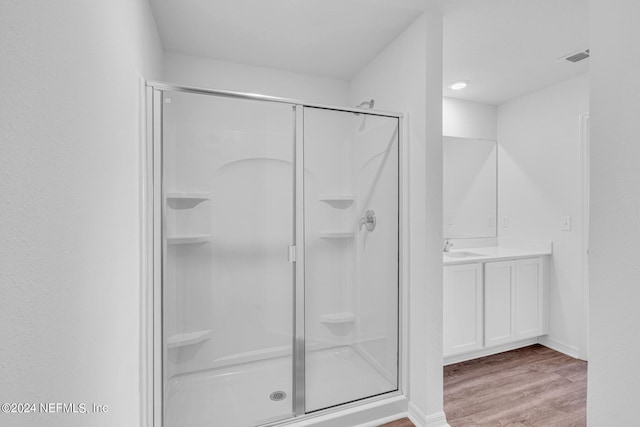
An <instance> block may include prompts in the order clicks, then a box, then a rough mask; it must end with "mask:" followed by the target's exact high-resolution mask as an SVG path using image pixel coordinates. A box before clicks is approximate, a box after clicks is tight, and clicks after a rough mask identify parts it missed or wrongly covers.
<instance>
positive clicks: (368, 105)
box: [356, 99, 376, 109]
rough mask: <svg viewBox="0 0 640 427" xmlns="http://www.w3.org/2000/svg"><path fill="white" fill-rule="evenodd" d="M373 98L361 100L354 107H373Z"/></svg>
mask: <svg viewBox="0 0 640 427" xmlns="http://www.w3.org/2000/svg"><path fill="white" fill-rule="evenodd" d="M375 102H376V101H375V99H372V100H371V101H362V102H361V103H360V104H358V105H356V108H364V107H367V108H369V109H373V105H374V104H375Z"/></svg>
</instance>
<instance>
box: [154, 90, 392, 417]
mask: <svg viewBox="0 0 640 427" xmlns="http://www.w3.org/2000/svg"><path fill="white" fill-rule="evenodd" d="M148 93H149V96H150V97H152V98H153V106H154V108H153V121H154V127H153V129H154V130H155V134H154V138H153V149H154V150H156V156H155V158H156V162H155V164H154V167H155V169H156V175H155V176H156V179H155V180H154V181H155V182H154V184H155V186H156V188H155V194H156V195H157V197H156V199H157V200H156V201H155V210H156V218H159V219H160V221H159V225H158V226H157V227H156V232H155V239H156V242H157V243H156V248H157V249H158V250H156V253H154V257H155V259H156V265H157V266H159V267H158V268H157V272H159V273H161V274H158V276H160V277H158V278H157V280H156V281H155V284H154V288H155V291H154V292H155V298H156V301H159V302H158V303H157V304H156V308H157V311H161V316H160V315H156V316H155V319H156V322H155V325H154V328H155V337H156V343H155V350H154V353H155V354H154V357H155V365H156V366H161V367H162V368H161V369H157V370H156V373H155V376H154V384H155V385H154V387H155V398H154V408H155V409H154V411H155V414H156V417H155V418H156V426H157V427H160V426H163V427H178V426H180V427H196V426H212V425H214V426H218V425H220V426H225V427H236V426H237V427H246V426H260V425H265V424H270V425H271V424H273V425H278V424H283V423H284V424H287V425H291V422H295V420H301V421H304V420H310V419H313V417H318V419H320V418H322V416H323V414H326V413H327V412H332V411H336V410H339V409H340V408H341V407H342V405H345V404H347V405H346V406H352V405H353V402H362V403H363V404H368V403H371V402H372V401H374V400H376V399H379V400H382V399H383V398H385V397H389V398H395V399H397V397H398V395H400V394H401V393H402V384H401V381H400V379H401V375H400V369H401V366H400V364H401V363H400V361H401V357H400V356H401V354H400V345H399V343H400V320H399V319H400V314H401V313H400V310H399V307H400V298H399V295H400V286H399V285H400V281H399V271H400V270H399V262H400V241H399V235H400V226H399V222H400V221H399V218H400V215H399V214H400V210H399V194H400V193H399V176H400V168H399V159H400V157H399V150H400V135H399V131H400V128H401V127H400V120H401V118H400V115H398V114H394V113H382V112H376V111H372V110H356V111H358V114H355V113H354V111H353V109H341V108H337V107H325V106H312V105H304V104H303V103H300V102H296V101H287V100H279V99H274V98H268V97H260V96H257V97H256V96H249V95H242V94H232V93H224V92H219V91H218V92H214V91H206V90H200V89H192V88H183V87H174V86H169V85H163V84H155V85H150V89H149V92H148ZM160 152H161V154H159V153H160ZM158 187H160V188H158ZM369 210H370V211H372V215H373V216H375V220H376V224H375V228H374V227H366V226H364V225H365V224H364V221H366V220H367V217H366V216H365V212H367V211H369ZM369 220H371V217H369ZM157 222H158V221H157ZM361 222H362V223H361ZM157 314H158V313H157ZM160 319H161V320H160ZM352 409H353V408H352ZM335 425H339V423H338V424H335Z"/></svg>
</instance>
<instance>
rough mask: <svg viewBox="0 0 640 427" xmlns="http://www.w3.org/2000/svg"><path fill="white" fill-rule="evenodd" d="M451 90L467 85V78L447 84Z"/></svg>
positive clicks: (460, 88)
mask: <svg viewBox="0 0 640 427" xmlns="http://www.w3.org/2000/svg"><path fill="white" fill-rule="evenodd" d="M447 86H448V87H449V89H451V90H462V89H464V88H465V87H467V86H469V80H458V81H455V82H452V83H449V84H448V85H447Z"/></svg>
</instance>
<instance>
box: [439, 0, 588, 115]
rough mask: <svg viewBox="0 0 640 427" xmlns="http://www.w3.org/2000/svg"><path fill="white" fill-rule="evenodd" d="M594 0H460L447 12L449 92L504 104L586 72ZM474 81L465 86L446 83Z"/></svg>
mask: <svg viewBox="0 0 640 427" xmlns="http://www.w3.org/2000/svg"><path fill="white" fill-rule="evenodd" d="M588 13H589V10H588V0H460V1H458V2H457V4H456V6H455V7H452V8H450V9H449V10H448V11H446V13H445V17H444V37H443V82H444V88H443V94H444V96H450V97H454V98H461V99H467V100H471V101H477V102H483V103H487V104H493V105H499V104H501V103H503V102H505V101H507V100H509V99H512V98H515V97H517V96H520V95H523V94H525V93H528V92H531V91H534V90H537V89H541V88H543V87H546V86H549V85H552V84H554V83H557V82H560V81H562V80H566V79H569V78H571V77H575V76H578V75H580V74H584V73H586V72H587V71H588V70H589V68H588V67H589V60H588V59H585V60H583V61H580V62H577V63H571V62H568V61H566V60H564V59H558V58H564V57H565V56H566V55H567V54H570V53H574V52H576V51H581V50H585V49H588V48H589V16H588ZM461 79H462V80H469V81H470V82H471V84H470V85H469V86H468V87H467V88H466V89H464V90H462V91H452V90H451V89H449V88H448V87H446V85H447V84H448V83H451V82H453V81H455V80H461Z"/></svg>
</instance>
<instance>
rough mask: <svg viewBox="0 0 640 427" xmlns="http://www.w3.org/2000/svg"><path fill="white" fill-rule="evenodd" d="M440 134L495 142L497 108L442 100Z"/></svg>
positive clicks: (461, 101)
mask: <svg viewBox="0 0 640 427" xmlns="http://www.w3.org/2000/svg"><path fill="white" fill-rule="evenodd" d="M442 134H443V135H445V136H457V137H459V138H474V139H490V140H492V141H495V140H496V138H497V134H498V116H497V108H496V106H495V105H489V104H482V103H479V102H471V101H465V100H462V99H454V98H442Z"/></svg>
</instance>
